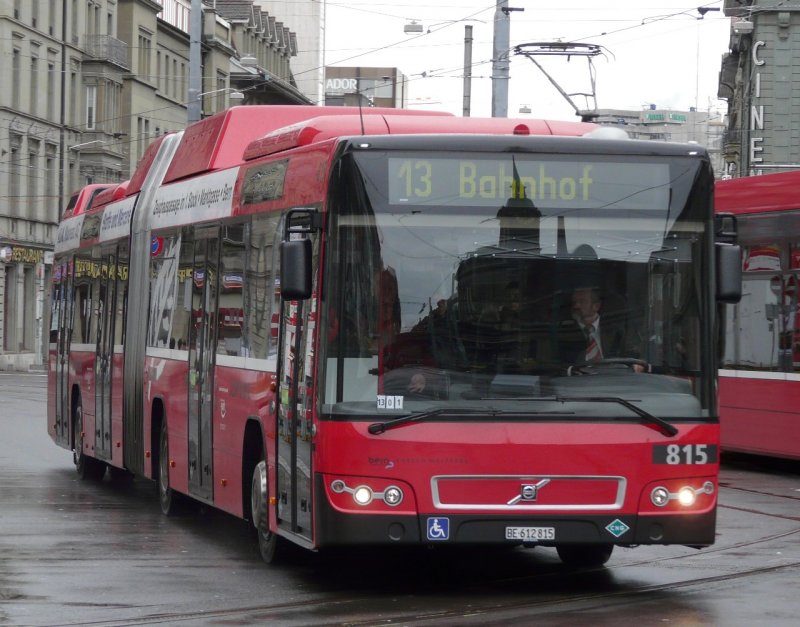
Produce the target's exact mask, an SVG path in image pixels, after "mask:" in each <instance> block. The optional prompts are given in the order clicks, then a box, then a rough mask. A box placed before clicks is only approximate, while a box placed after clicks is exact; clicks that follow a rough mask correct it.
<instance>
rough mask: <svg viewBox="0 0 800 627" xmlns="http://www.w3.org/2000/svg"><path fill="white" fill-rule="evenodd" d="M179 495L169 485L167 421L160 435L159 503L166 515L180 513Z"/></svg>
mask: <svg viewBox="0 0 800 627" xmlns="http://www.w3.org/2000/svg"><path fill="white" fill-rule="evenodd" d="M179 498H180V497H179V495H178V494H176V493H175V491H174V490H173V489H172V488H170V487H169V442H168V441H167V421H166V420H163V421H162V422H161V432H160V433H159V436H158V503H159V505H160V506H161V512H162V513H163V514H164V515H165V516H173V515H175V514H177V513H178V500H179Z"/></svg>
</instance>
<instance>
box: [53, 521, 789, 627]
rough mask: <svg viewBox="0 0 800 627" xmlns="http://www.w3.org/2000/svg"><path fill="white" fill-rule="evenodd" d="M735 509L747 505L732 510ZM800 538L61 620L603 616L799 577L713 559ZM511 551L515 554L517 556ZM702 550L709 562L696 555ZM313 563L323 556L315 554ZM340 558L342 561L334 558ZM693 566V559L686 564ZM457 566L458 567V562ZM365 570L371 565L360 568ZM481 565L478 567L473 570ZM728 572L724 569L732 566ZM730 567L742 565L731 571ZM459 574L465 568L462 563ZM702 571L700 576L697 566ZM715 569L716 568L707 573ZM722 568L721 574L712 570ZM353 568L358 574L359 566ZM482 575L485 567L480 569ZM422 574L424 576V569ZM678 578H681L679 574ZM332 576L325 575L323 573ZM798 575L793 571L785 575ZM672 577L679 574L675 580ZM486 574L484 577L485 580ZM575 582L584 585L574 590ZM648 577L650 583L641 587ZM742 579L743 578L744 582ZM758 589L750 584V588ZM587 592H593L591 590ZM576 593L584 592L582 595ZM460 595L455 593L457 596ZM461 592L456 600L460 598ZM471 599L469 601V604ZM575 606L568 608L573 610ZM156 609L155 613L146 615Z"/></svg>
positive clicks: (438, 566)
mask: <svg viewBox="0 0 800 627" xmlns="http://www.w3.org/2000/svg"><path fill="white" fill-rule="evenodd" d="M733 509H735V510H736V511H739V510H741V509H742V508H733ZM746 513H748V514H762V515H766V516H772V517H774V518H778V519H785V518H786V517H782V516H775V515H774V514H771V513H769V512H760V511H752V512H750V511H748V512H746ZM797 534H800V526H798V527H797V528H794V529H789V530H785V531H782V532H779V533H771V534H765V535H762V536H760V537H757V538H750V539H746V540H743V541H740V542H734V543H731V544H726V545H724V546H714V547H709V548H707V549H704V550H703V551H702V553H700V552H692V553H684V554H681V555H671V556H663V557H657V558H654V559H653V558H651V559H646V560H638V559H637V560H626V559H624V557H622V558H621V557H617V559H616V560H614V559H613V558H612V562H611V563H609V564H608V565H606V567H604V568H596V569H583V570H570V569H568V568H566V567H563V566H562V565H561V564H558V563H555V562H550V561H547V560H542V561H539V562H533V561H529V560H528V559H527V558H524V557H523V559H524V561H525V562H526V563H527V564H526V565H529V566H530V567H531V570H529V571H528V572H526V573H525V574H524V575H519V576H511V577H503V576H502V574H501V573H502V571H503V570H504V569H505V568H508V569H511V570H515V569H518V568H519V564H515V563H514V561H513V560H512V559H508V560H507V561H506V562H505V564H502V563H501V564H500V565H499V567H497V566H496V567H495V575H497V574H500V575H501V576H499V577H498V576H490V577H488V578H483V579H480V577H478V576H477V575H476V576H475V578H474V580H472V581H470V577H469V576H467V577H464V576H461V578H460V579H459V582H460V583H463V584H465V586H464V587H461V586H460V585H456V586H453V585H452V584H450V585H449V586H448V585H446V584H444V583H442V582H441V579H440V577H439V576H438V575H440V574H442V573H447V572H450V571H451V570H452V567H453V565H454V563H453V562H451V561H449V560H448V559H447V557H446V554H442V555H440V556H439V557H438V558H437V557H434V558H433V560H432V561H428V560H426V561H425V562H426V563H425V564H421V565H420V568H421V569H422V571H423V572H425V570H426V565H427V567H431V566H432V567H433V569H435V570H440V573H439V574H438V575H437V574H434V575H431V573H430V572H428V573H427V576H426V579H427V581H433V580H434V579H435V580H436V581H437V582H439V583H438V587H436V588H435V589H433V590H430V589H428V590H424V593H423V589H424V588H425V585H423V584H422V583H421V582H420V583H418V584H416V585H413V586H406V587H404V588H402V589H395V588H394V579H392V577H390V576H389V575H384V578H385V580H384V581H381V577H380V576H378V577H377V579H378V581H379V583H378V586H377V588H376V587H375V585H371V586H369V587H368V588H365V586H363V585H362V584H361V583H360V582H361V579H360V577H359V576H356V575H354V574H345V575H344V576H343V577H341V578H339V579H338V580H335V581H336V583H335V584H334V585H333V586H330V585H326V586H325V587H324V588H325V598H318V599H313V598H311V599H308V598H306V599H302V600H299V601H296V602H295V601H292V602H285V601H284V602H275V603H262V604H258V603H255V604H253V603H248V604H246V605H236V606H233V607H220V608H218V609H208V608H207V609H205V610H197V611H192V610H176V611H160V609H161V608H156V607H152V606H151V607H150V608H148V606H140V607H138V608H135V609H134V608H132V607H128V608H123V607H120V608H119V610H118V612H117V614H116V616H115V618H114V620H111V621H109V620H97V621H80V622H65V623H61V624H60V625H61V627H74V626H76V625H84V626H87V627H89V626H91V627H106V626H110V625H115V626H119V627H126V626H133V625H166V624H186V625H200V624H203V625H205V624H226V625H248V624H274V625H347V626H351V627H361V626H364V625H375V626H377V625H424V624H436V625H465V624H487V623H488V624H492V623H495V622H503V621H505V620H508V619H509V618H519V617H528V618H533V617H534V616H535V617H541V616H542V615H545V614H548V613H552V612H561V611H575V608H576V607H578V608H580V609H581V610H582V611H587V610H588V611H593V612H603V611H612V610H613V608H614V607H616V606H621V605H626V606H627V605H632V604H636V603H647V602H650V601H653V600H658V599H660V598H661V595H663V594H668V593H670V592H674V591H678V590H688V589H690V588H696V589H697V590H703V591H707V590H708V589H710V588H711V587H714V586H717V587H722V586H724V585H725V584H726V583H727V582H737V581H747V580H748V579H751V580H752V581H753V582H755V580H756V579H757V578H759V577H764V576H769V575H771V574H780V573H783V572H788V571H793V570H796V571H797V572H798V573H800V560H797V559H790V558H787V557H782V558H780V559H781V562H780V563H768V562H767V563H764V562H761V563H753V564H751V563H750V562H749V561H742V560H739V559H734V560H733V561H731V562H729V563H728V564H727V565H725V564H723V565H720V563H719V558H715V559H711V560H709V559H708V557H709V556H712V555H715V556H724V554H726V553H728V554H730V555H731V556H733V555H736V554H739V553H741V552H742V550H746V549H748V548H753V547H757V546H758V545H759V544H769V543H770V542H781V541H784V540H786V539H787V538H790V537H791V536H794V535H797ZM515 551H518V553H517V557H520V556H524V550H519V549H518V550H515ZM507 555H512V553H511V552H509V553H507ZM698 556H702V557H703V558H704V559H702V561H694V562H693V561H692V560H697V558H698ZM320 558H321V559H320V560H319V564H315V563H312V564H307V565H312V566H314V569H313V570H315V571H316V566H320V567H321V568H322V569H323V571H324V570H326V569H330V568H331V566H330V564H331V563H333V562H328V563H327V565H326V562H325V560H324V558H322V556H320ZM312 562H317V560H316V558H315V559H314V560H312ZM334 562H335V561H334ZM681 563H685V564H681ZM456 565H457V564H456ZM362 566H363V567H365V568H368V567H369V564H363V565H362ZM659 566H666V567H667V569H666V570H664V569H658V570H657V571H655V572H656V573H657V576H658V577H659V578H661V579H663V578H667V579H669V581H659V582H657V583H654V582H653V578H652V577H647V576H646V575H645V574H643V572H642V569H648V568H652V567H659ZM474 568H476V569H477V567H474ZM726 568H727V569H728V572H721V571H724V569H726ZM731 569H734V570H733V571H732V572H731ZM456 570H458V569H456ZM700 570H701V571H702V572H699V571H700ZM709 571H712V572H711V573H709ZM713 571H716V572H713ZM353 572H358V568H356V569H355V570H354V571H353ZM475 572H476V573H478V572H480V570H479V569H477V570H476V571H475ZM417 574H419V573H417ZM673 575H674V577H672V576H673ZM326 576H327V575H326V574H325V573H324V572H323V573H322V575H321V577H323V578H325V577H326ZM786 576H787V577H791V575H786ZM671 577H672V578H671ZM478 579H480V580H478ZM576 579H577V580H578V582H579V585H577V586H576V583H575V582H576ZM637 580H641V581H642V583H638V581H637ZM737 585H739V584H737ZM746 585H748V586H749V585H750V584H746ZM587 588H588V591H587ZM576 590H577V592H576ZM454 593H455V594H454ZM451 595H454V596H455V598H453V596H451ZM463 600H467V602H466V603H464V602H462V601H463ZM567 608H569V609H568V610H567ZM126 609H128V610H131V611H135V612H136V613H137V615H136V616H133V617H130V618H124V617H123V616H122V615H123V614H124V613H125V610H126ZM83 610H87V611H91V606H84V607H83ZM148 610H152V612H151V613H147V612H148Z"/></svg>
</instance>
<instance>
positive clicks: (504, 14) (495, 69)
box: [492, 0, 525, 118]
mask: <svg viewBox="0 0 800 627" xmlns="http://www.w3.org/2000/svg"><path fill="white" fill-rule="evenodd" d="M524 10H525V9H520V8H512V7H509V6H508V0H497V8H496V9H495V12H494V45H493V50H492V117H493V118H506V117H508V78H509V76H508V66H509V58H510V54H511V50H510V48H511V17H510V16H509V13H511V12H512V11H524Z"/></svg>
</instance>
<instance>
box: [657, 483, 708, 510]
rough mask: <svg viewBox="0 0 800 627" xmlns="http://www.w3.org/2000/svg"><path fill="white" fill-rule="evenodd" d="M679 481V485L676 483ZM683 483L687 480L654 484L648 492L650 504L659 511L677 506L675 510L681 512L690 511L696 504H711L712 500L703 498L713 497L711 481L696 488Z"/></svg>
mask: <svg viewBox="0 0 800 627" xmlns="http://www.w3.org/2000/svg"><path fill="white" fill-rule="evenodd" d="M679 481H680V483H678V482H679ZM684 481H687V480H686V479H683V480H681V479H670V480H665V481H664V482H663V483H660V482H659V483H660V485H659V484H656V486H655V487H654V488H652V489H651V490H650V493H649V496H650V503H651V504H652V505H655V506H656V507H658V508H659V509H660V508H666V507H668V506H670V505H672V508H671V509H673V510H674V509H675V506H677V509H679V510H682V509H692V508H694V507H695V506H697V505H698V503H707V504H708V505H712V504H713V499H711V500H708V499H705V498H703V497H708V496H711V495H713V494H714V492H715V491H716V486H715V485H714V482H713V481H704V482H703V483H702V484H701V485H699V486H698V487H693V486H692V485H691V484H690V485H686V483H684ZM689 481H691V480H689ZM675 484H677V485H675ZM681 484H683V485H681ZM643 496H644V495H643ZM645 498H646V497H645ZM705 506H706V505H704V507H705Z"/></svg>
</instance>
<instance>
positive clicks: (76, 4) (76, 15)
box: [71, 0, 78, 44]
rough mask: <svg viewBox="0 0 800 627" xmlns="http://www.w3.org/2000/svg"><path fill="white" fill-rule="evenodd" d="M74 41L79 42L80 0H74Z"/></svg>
mask: <svg viewBox="0 0 800 627" xmlns="http://www.w3.org/2000/svg"><path fill="white" fill-rule="evenodd" d="M71 12H72V29H71V30H72V43H74V44H76V43H78V0H72V11H71Z"/></svg>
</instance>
